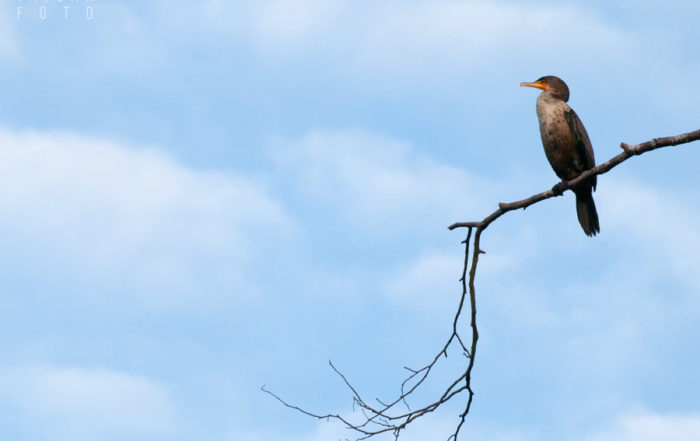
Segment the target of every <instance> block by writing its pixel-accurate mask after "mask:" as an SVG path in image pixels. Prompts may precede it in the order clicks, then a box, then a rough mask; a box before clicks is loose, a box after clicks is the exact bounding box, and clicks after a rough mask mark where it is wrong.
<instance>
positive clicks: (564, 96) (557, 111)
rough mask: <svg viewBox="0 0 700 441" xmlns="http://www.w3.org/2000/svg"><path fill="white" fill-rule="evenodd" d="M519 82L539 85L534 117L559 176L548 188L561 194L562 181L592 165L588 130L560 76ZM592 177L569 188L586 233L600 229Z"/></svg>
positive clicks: (568, 179) (594, 181) (547, 153)
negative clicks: (574, 198) (539, 90)
mask: <svg viewBox="0 0 700 441" xmlns="http://www.w3.org/2000/svg"><path fill="white" fill-rule="evenodd" d="M520 85H521V86H528V87H535V88H537V89H541V90H542V92H540V95H539V96H538V97H537V119H539V121H540V135H541V136H542V145H543V146H544V153H545V155H547V159H548V160H549V163H550V164H551V165H552V168H553V169H554V173H556V174H557V176H559V178H560V179H561V180H562V183H561V184H557V185H555V186H554V188H553V189H552V190H553V191H554V192H555V193H558V194H561V193H562V191H563V190H564V189H565V187H564V185H565V182H566V181H570V180H572V179H574V178H576V177H578V176H579V175H580V174H581V173H583V172H584V171H586V170H588V169H590V168H593V167H595V158H594V157H593V147H592V146H591V141H590V139H588V133H586V129H585V128H584V127H583V124H582V123H581V120H580V119H579V117H578V115H576V112H574V111H573V109H572V108H571V107H569V105H568V104H566V102H567V101H568V100H569V88H568V87H567V86H566V83H565V82H564V81H562V80H561V79H560V78H557V77H555V76H552V75H549V76H546V77H542V78H540V79H539V80H537V81H535V82H534V83H520ZM595 187H596V177H595V176H592V177H591V178H590V179H587V180H585V181H583V182H581V183H580V184H579V185H577V186H576V187H574V188H572V191H573V192H574V193H575V194H576V213H577V214H578V221H579V223H580V224H581V227H583V231H584V232H585V233H586V234H587V235H588V236H595V235H596V233H599V232H600V225H599V223H598V212H597V211H596V209H595V203H594V202H593V194H592V192H593V190H594V189H595Z"/></svg>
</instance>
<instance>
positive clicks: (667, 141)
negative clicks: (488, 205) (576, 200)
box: [448, 130, 700, 230]
mask: <svg viewBox="0 0 700 441" xmlns="http://www.w3.org/2000/svg"><path fill="white" fill-rule="evenodd" d="M699 139H700V130H695V131H693V132H688V133H684V134H682V135H677V136H668V137H665V138H654V139H652V140H651V141H647V142H643V143H641V144H637V145H629V144H625V143H624V142H623V143H622V144H620V147H621V148H622V149H623V150H624V151H623V152H622V153H620V154H619V155H617V156H614V157H612V158H610V159H609V160H608V161H606V162H604V163H602V164H600V165H597V166H596V167H593V168H591V169H590V170H586V171H585V172H583V173H581V174H580V175H579V176H578V177H577V178H576V179H572V180H571V181H569V182H567V183H566V190H568V189H571V188H572V187H575V186H576V185H577V184H578V183H580V182H582V181H584V180H586V179H588V178H590V177H591V176H594V175H602V174H603V173H607V172H609V171H610V170H612V169H613V168H614V167H615V166H617V165H619V164H621V163H622V162H624V161H626V160H627V159H629V158H631V157H632V156H637V155H641V154H642V153H646V152H650V151H652V150H656V149H659V148H662V147H670V146H675V145H679V144H687V143H689V142H692V141H697V140H699ZM554 196H558V195H557V194H555V193H554V192H553V191H552V190H547V191H543V192H542V193H537V194H536V195H533V196H530V197H529V198H527V199H523V200H520V201H516V202H510V203H504V202H501V203H499V204H498V210H496V211H494V212H493V213H491V214H490V215H488V216H486V217H485V218H484V219H483V220H482V221H481V222H457V223H454V224H452V225H450V226H449V227H448V228H449V229H450V230H454V229H456V228H480V229H482V230H484V229H486V228H487V227H488V226H489V225H490V224H491V223H492V222H493V221H495V220H496V219H498V218H499V217H501V216H502V215H504V214H506V213H507V212H509V211H512V210H517V209H518V208H527V207H529V206H530V205H532V204H535V203H537V202H540V201H543V200H545V199H549V198H552V197H554Z"/></svg>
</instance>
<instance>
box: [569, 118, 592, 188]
mask: <svg viewBox="0 0 700 441" xmlns="http://www.w3.org/2000/svg"><path fill="white" fill-rule="evenodd" d="M564 116H565V117H566V122H567V123H568V124H569V129H570V130H571V133H572V134H573V136H574V140H575V141H576V150H577V153H578V156H579V157H580V158H582V159H583V160H584V163H583V164H581V165H582V166H583V169H582V170H580V171H581V172H583V171H585V170H588V169H589V168H593V167H595V157H594V156H593V146H592V145H591V140H590V139H588V133H587V132H586V128H585V127H584V126H583V123H582V122H581V120H580V119H579V117H578V115H576V112H574V109H572V108H569V109H567V110H566V112H564ZM591 181H592V183H593V188H595V186H596V179H595V176H594V177H593V179H592V180H591Z"/></svg>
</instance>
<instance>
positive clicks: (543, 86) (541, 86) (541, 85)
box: [520, 82, 547, 90]
mask: <svg viewBox="0 0 700 441" xmlns="http://www.w3.org/2000/svg"><path fill="white" fill-rule="evenodd" d="M522 86H527V87H534V88H536V89H542V90H547V83H540V82H537V83H520V87H522Z"/></svg>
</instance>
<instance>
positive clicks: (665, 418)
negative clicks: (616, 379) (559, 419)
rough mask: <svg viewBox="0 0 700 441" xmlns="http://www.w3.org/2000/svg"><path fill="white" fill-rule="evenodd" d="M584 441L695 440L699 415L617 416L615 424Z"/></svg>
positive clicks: (698, 427) (697, 433)
mask: <svg viewBox="0 0 700 441" xmlns="http://www.w3.org/2000/svg"><path fill="white" fill-rule="evenodd" d="M583 439H584V441H658V440H662V439H668V440H674V441H695V440H697V439H700V415H697V414H695V415H691V414H688V415H673V414H669V415H660V414H654V413H639V414H633V415H624V416H621V417H618V418H617V420H616V421H615V424H614V425H613V426H612V427H611V428H609V429H607V430H604V431H603V432H601V433H598V434H594V435H591V436H588V437H585V438H583Z"/></svg>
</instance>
